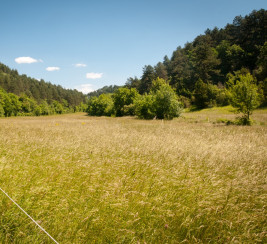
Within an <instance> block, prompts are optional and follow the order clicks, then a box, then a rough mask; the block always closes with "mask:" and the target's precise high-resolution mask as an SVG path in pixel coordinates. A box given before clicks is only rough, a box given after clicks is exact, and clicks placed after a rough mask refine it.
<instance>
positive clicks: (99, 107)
mask: <svg viewBox="0 0 267 244" xmlns="http://www.w3.org/2000/svg"><path fill="white" fill-rule="evenodd" d="M86 112H87V113H88V115H92V116H111V115H112V113H113V100H112V98H111V95H110V94H101V95H100V96H99V97H92V98H90V99H89V101H88V107H87V110H86Z"/></svg>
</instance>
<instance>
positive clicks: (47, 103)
mask: <svg viewBox="0 0 267 244" xmlns="http://www.w3.org/2000/svg"><path fill="white" fill-rule="evenodd" d="M86 99H87V98H86V96H85V95H84V94H82V93H81V92H78V91H77V90H70V89H64V88H63V87H61V86H59V85H53V84H51V83H49V82H45V81H44V80H41V81H38V80H36V79H33V78H30V77H27V76H26V75H19V74H18V72H17V70H13V69H10V68H9V67H8V66H6V65H4V64H1V63H0V117H3V116H5V117H9V116H20V115H21V116H22V115H23V116H25V115H36V116H39V115H50V114H62V113H70V112H76V111H84V110H85V107H86V105H85V103H86Z"/></svg>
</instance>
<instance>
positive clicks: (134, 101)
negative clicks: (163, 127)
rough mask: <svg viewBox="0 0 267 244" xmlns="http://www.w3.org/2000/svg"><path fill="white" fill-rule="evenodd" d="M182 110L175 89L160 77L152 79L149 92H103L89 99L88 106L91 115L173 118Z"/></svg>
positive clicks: (125, 90)
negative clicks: (110, 93)
mask: <svg viewBox="0 0 267 244" xmlns="http://www.w3.org/2000/svg"><path fill="white" fill-rule="evenodd" d="M181 110H182V106H181V104H180V103H179V102H178V96H177V95H176V93H175V91H174V90H173V89H172V88H171V87H170V86H169V84H167V83H166V81H165V80H163V79H160V78H157V79H155V80H154V81H152V85H151V91H150V92H149V93H148V94H147V93H145V94H143V95H140V94H139V93H138V92H137V90H136V89H135V88H125V87H124V88H119V89H117V90H116V91H115V92H114V93H113V94H112V95H109V94H102V95H100V96H99V97H93V98H91V99H89V101H88V108H87V112H88V114H89V115H94V116H103V115H104V116H111V115H113V116H118V117H120V116H125V115H136V116H137V117H138V118H141V119H153V118H157V119H173V118H175V117H178V116H179V115H180V113H181ZM107 111H108V112H107Z"/></svg>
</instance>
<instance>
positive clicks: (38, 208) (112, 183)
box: [0, 111, 267, 243]
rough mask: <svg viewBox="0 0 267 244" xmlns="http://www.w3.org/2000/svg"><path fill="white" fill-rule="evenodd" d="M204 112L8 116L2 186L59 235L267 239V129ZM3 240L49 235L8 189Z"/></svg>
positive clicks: (2, 202)
mask: <svg viewBox="0 0 267 244" xmlns="http://www.w3.org/2000/svg"><path fill="white" fill-rule="evenodd" d="M201 113H203V114H201ZM210 113H214V116H213V117H212V116H211V117H210V118H209V117H208V114H210ZM198 114H201V116H202V117H200V118H199V117H197V116H196V113H195V112H193V113H186V114H184V116H185V118H179V119H175V120H173V121H156V120H154V121H143V120H136V119H133V118H129V117H128V118H105V117H101V118H98V117H88V116H85V115H83V114H78V115H77V114H76V115H62V116H49V117H41V118H40V117H39V118H38V117H27V118H8V119H1V120H0V137H1V140H0V175H1V177H0V186H1V187H2V188H3V189H4V190H5V191H6V192H7V193H8V194H9V195H10V196H11V197H13V198H14V200H16V201H17V202H18V203H19V204H20V205H21V206H22V207H23V208H24V209H25V210H26V211H27V212H28V213H29V214H30V215H31V216H32V217H33V218H34V219H36V220H37V221H38V223H39V224H40V225H41V226H43V227H44V228H45V229H46V230H47V231H48V232H49V233H50V234H51V235H52V236H53V237H54V238H55V239H56V240H57V241H58V242H59V243H106V242H111V243H141V242H142V243H145V242H146V243H180V242H183V243H208V242H211V243H229V242H239V243H254V242H262V243H263V242H265V241H266V239H265V238H266V214H267V213H266V202H267V201H266V200H267V197H266V173H267V170H266V163H267V161H266V158H267V149H266V144H267V139H266V138H267V137H266V132H267V131H266V127H265V126H260V125H256V126H252V127H238V126H220V125H218V124H212V123H210V122H212V121H213V120H215V119H216V118H218V117H219V116H220V117H227V116H229V115H228V114H225V115H222V114H218V113H215V112H213V111H212V112H210V111H202V112H198ZM255 114H256V113H255ZM186 116H191V117H192V118H193V119H192V120H193V121H199V122H200V123H189V121H191V120H190V119H188V118H187V117H186ZM194 116H195V117H194ZM198 116H199V115H198ZM263 116H265V114H264V113H263V114H260V116H259V117H263ZM207 117H208V118H209V120H210V121H209V122H207V120H206V121H204V120H203V121H201V119H202V118H203V119H206V118H207ZM202 122H203V123H202ZM0 242H1V243H48V242H49V239H48V237H47V236H46V235H45V234H44V233H43V232H41V231H40V230H39V229H38V228H37V227H36V226H35V225H34V224H33V223H32V222H31V221H30V220H29V219H28V217H27V216H25V215H24V214H23V213H22V212H21V211H20V210H19V209H18V208H17V207H16V206H14V204H13V203H12V202H10V200H8V199H7V198H6V197H5V196H4V195H3V194H2V193H0Z"/></svg>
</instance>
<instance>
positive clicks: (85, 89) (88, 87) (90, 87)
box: [75, 84, 94, 94]
mask: <svg viewBox="0 0 267 244" xmlns="http://www.w3.org/2000/svg"><path fill="white" fill-rule="evenodd" d="M75 89H76V90H78V91H80V92H82V93H84V94H88V93H89V92H92V91H94V89H93V85H92V84H81V85H79V86H76V87H75Z"/></svg>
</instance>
